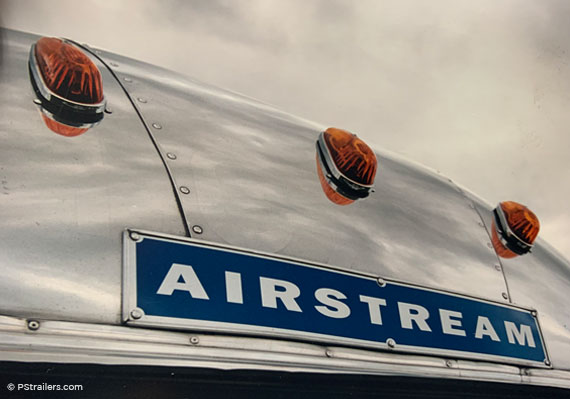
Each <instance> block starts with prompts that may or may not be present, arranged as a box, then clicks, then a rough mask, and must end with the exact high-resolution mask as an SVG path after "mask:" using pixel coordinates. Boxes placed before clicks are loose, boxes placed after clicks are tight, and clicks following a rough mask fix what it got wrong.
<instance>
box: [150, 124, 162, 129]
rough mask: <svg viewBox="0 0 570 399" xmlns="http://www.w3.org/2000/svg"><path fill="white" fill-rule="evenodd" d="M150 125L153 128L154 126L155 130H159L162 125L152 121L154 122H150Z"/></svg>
mask: <svg viewBox="0 0 570 399" xmlns="http://www.w3.org/2000/svg"><path fill="white" fill-rule="evenodd" d="M152 127H153V128H155V129H157V130H160V129H162V126H161V125H159V124H158V123H156V122H154V123H153V124H152Z"/></svg>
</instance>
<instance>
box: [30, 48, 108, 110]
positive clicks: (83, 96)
mask: <svg viewBox="0 0 570 399" xmlns="http://www.w3.org/2000/svg"><path fill="white" fill-rule="evenodd" d="M35 56H36V60H37V63H38V67H39V69H40V72H41V74H42V77H43V80H44V82H45V84H46V86H47V87H48V88H49V89H50V90H51V91H52V92H53V93H55V94H57V95H58V96H60V97H62V98H64V99H66V100H69V101H73V102H78V103H83V104H97V103H100V102H101V101H103V83H102V81H101V74H100V73H99V69H97V66H96V65H95V64H94V63H93V61H91V59H89V57H87V56H86V55H85V54H84V53H83V52H82V51H81V50H79V49H78V48H77V47H75V46H73V45H72V44H69V43H66V42H64V41H63V40H61V39H56V38H53V37H42V38H41V39H40V40H38V42H37V43H36V51H35Z"/></svg>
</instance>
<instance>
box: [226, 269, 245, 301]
mask: <svg viewBox="0 0 570 399" xmlns="http://www.w3.org/2000/svg"><path fill="white" fill-rule="evenodd" d="M226 300H227V301H228V302H229V303H243V291H242V289H241V274H240V273H235V272H226Z"/></svg>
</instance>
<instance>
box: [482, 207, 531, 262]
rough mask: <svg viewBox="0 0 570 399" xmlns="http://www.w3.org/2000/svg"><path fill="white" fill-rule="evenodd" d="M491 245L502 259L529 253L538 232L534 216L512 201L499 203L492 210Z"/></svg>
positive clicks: (525, 208) (528, 210)
mask: <svg viewBox="0 0 570 399" xmlns="http://www.w3.org/2000/svg"><path fill="white" fill-rule="evenodd" d="M493 216H494V217H493V225H492V239H491V241H492V243H493V247H494V248H495V252H497V255H499V256H500V257H502V258H507V259H508V258H514V257H516V256H519V255H524V254H527V253H529V252H530V251H531V249H532V246H533V243H534V240H535V239H536V237H537V236H538V231H539V230H540V222H539V220H538V218H537V217H536V215H535V214H534V213H533V212H532V211H531V210H530V209H528V208H527V207H526V206H524V205H522V204H519V203H517V202H514V201H505V202H500V203H499V204H498V205H497V207H496V208H495V209H494V210H493Z"/></svg>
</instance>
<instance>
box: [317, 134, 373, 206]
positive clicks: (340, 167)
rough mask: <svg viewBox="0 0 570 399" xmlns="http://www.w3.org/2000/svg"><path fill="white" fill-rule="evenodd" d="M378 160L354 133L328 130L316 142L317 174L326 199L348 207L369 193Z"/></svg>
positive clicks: (371, 188)
mask: <svg viewBox="0 0 570 399" xmlns="http://www.w3.org/2000/svg"><path fill="white" fill-rule="evenodd" d="M377 169H378V160H377V159H376V155H375V154H374V151H372V149H371V148H370V147H369V146H368V145H367V144H366V143H365V142H364V141H362V140H361V139H359V138H358V137H357V136H356V135H355V134H352V133H350V132H347V131H346V130H342V129H336V128H334V127H330V128H328V129H327V130H326V131H324V132H322V133H321V134H320V135H319V138H318V140H317V174H318V176H319V180H320V182H321V187H322V189H323V191H324V193H325V195H326V196H327V198H328V199H329V200H331V201H332V202H334V203H335V204H338V205H348V204H351V203H353V202H354V201H356V200H358V199H361V198H366V197H368V196H369V195H370V193H371V192H372V191H373V187H374V178H375V177H376V170H377Z"/></svg>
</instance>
